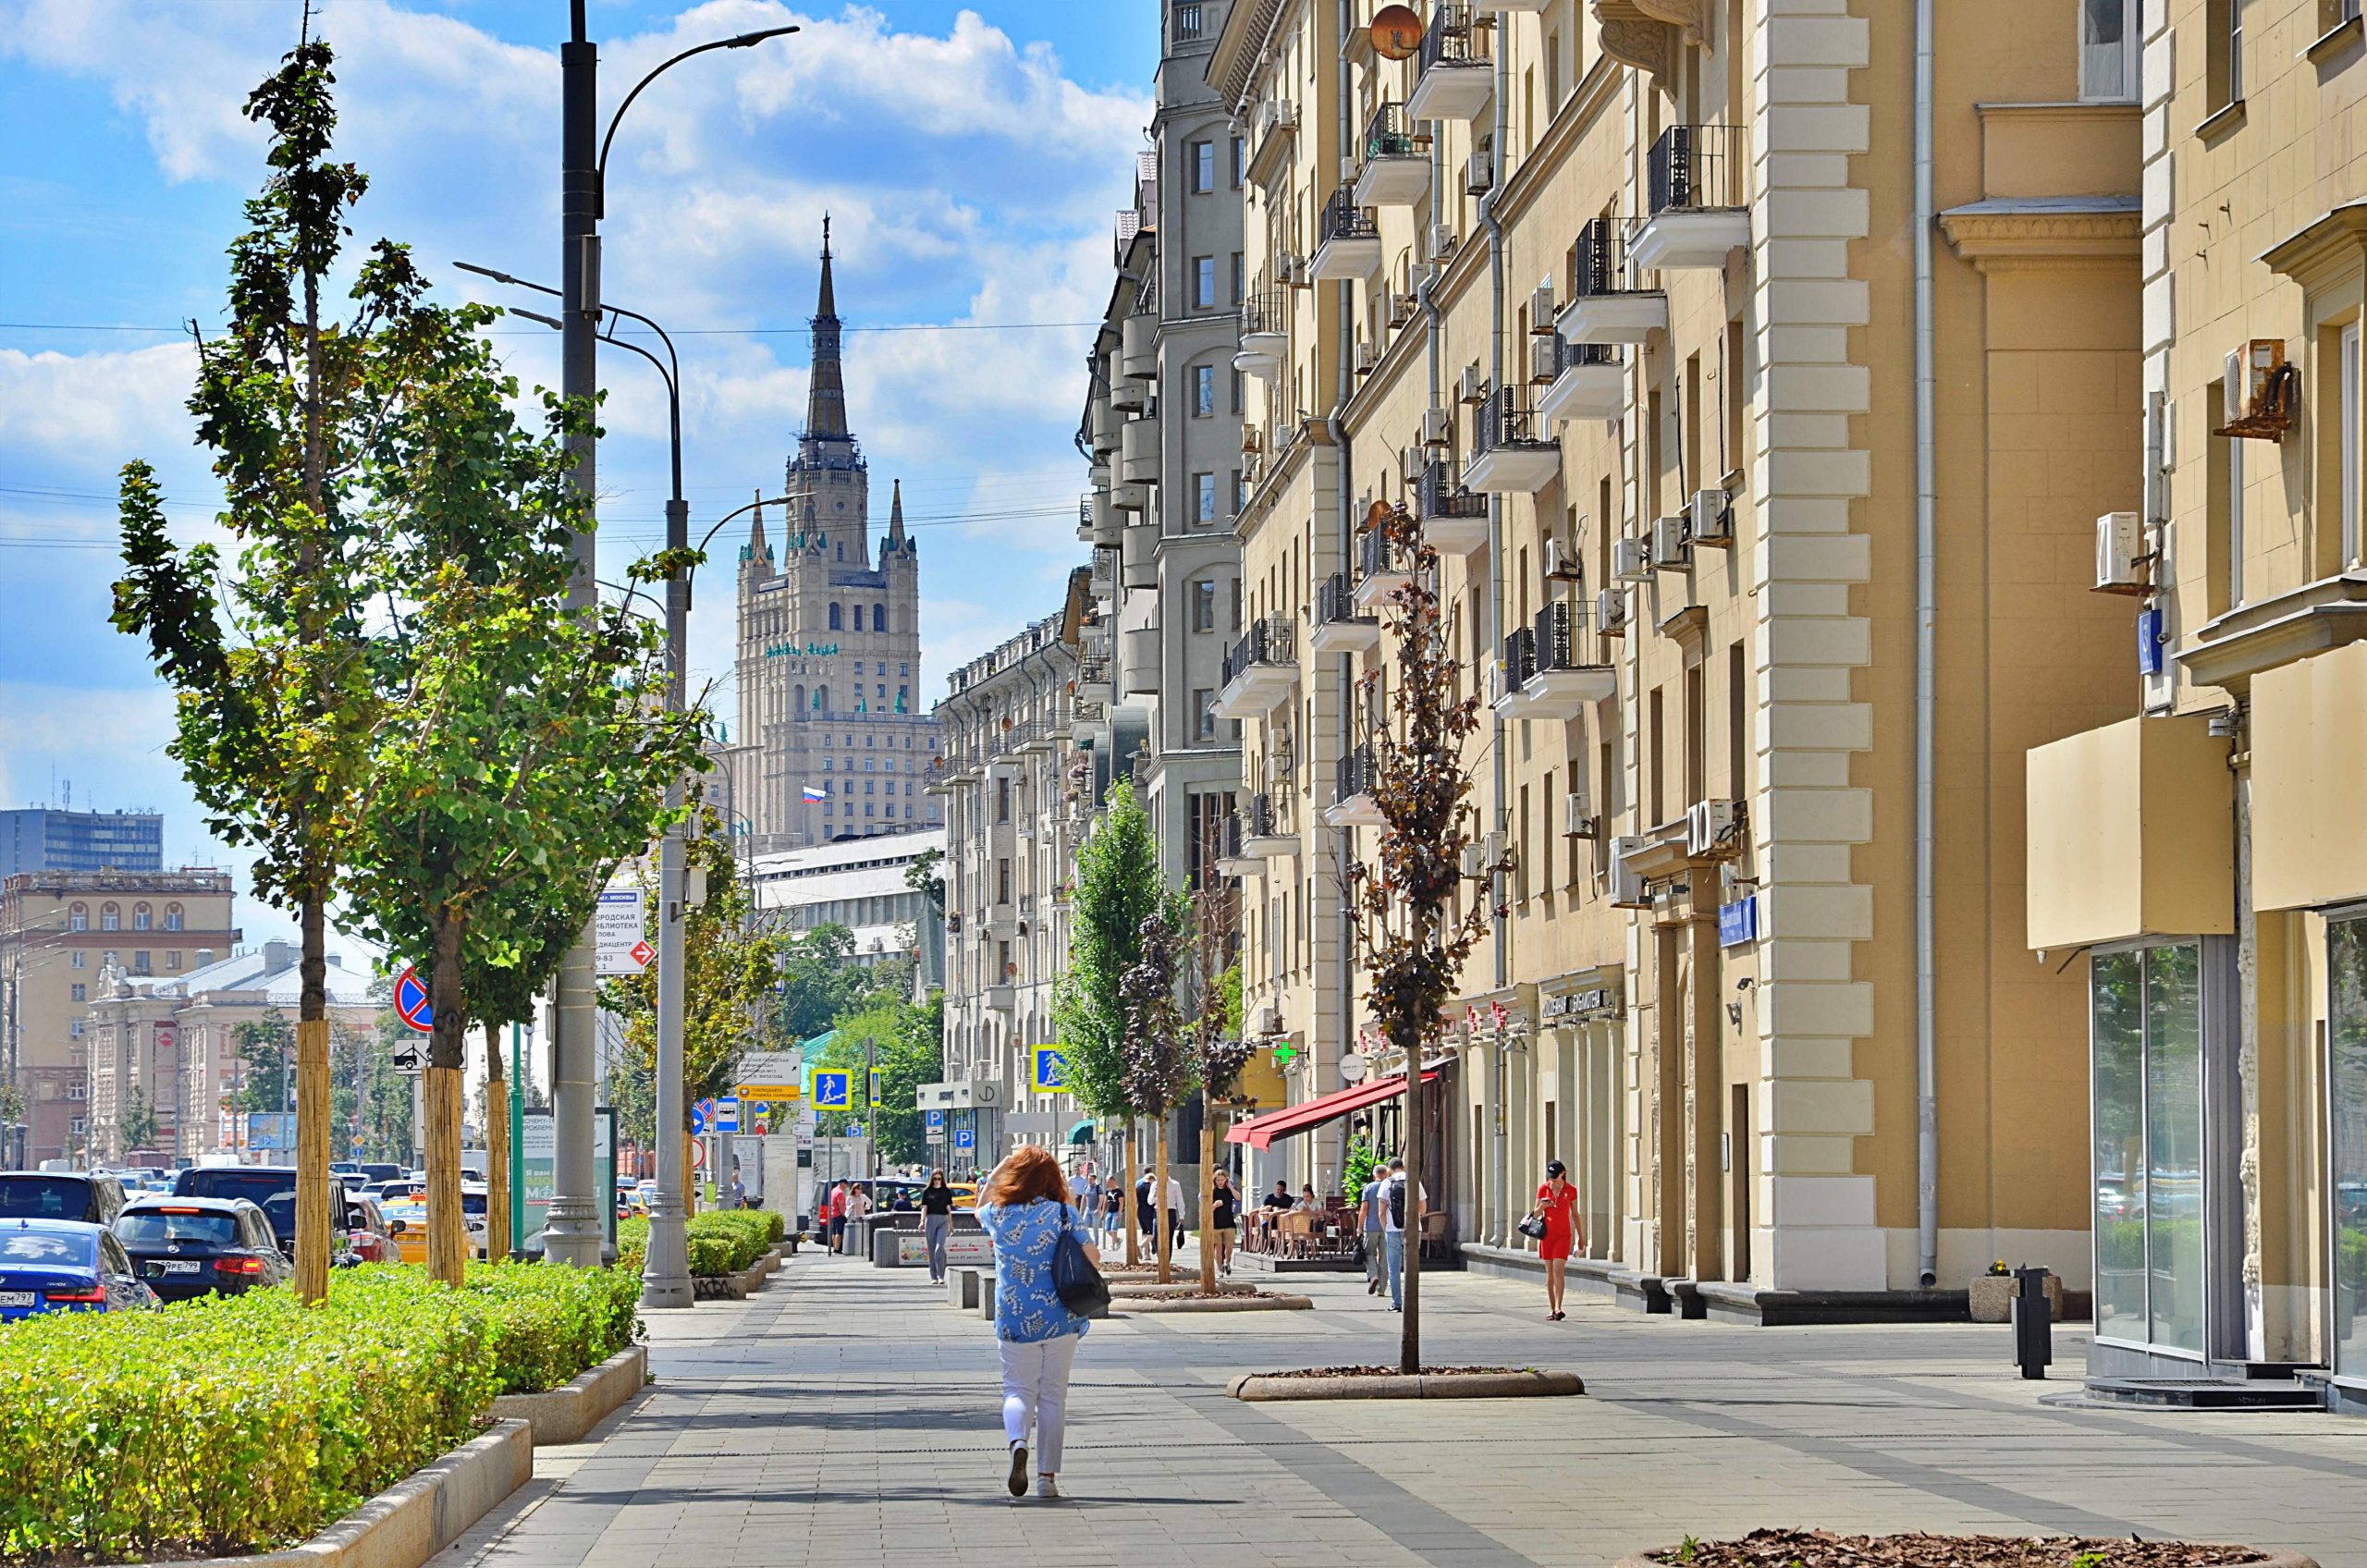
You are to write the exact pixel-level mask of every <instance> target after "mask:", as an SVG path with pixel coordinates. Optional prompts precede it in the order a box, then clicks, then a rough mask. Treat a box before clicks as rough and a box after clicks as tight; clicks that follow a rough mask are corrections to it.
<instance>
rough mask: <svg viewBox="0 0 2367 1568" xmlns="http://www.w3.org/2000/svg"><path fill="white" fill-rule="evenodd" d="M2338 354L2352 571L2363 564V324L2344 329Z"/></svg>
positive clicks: (2345, 546) (2340, 454) (2346, 545)
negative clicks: (2361, 491) (2360, 563)
mask: <svg viewBox="0 0 2367 1568" xmlns="http://www.w3.org/2000/svg"><path fill="white" fill-rule="evenodd" d="M2336 352H2337V353H2338V354H2339V355H2340V356H2341V364H2340V366H2339V367H2338V369H2337V370H2336V377H2337V385H2338V386H2339V387H2340V398H2339V401H2340V403H2341V405H2342V428H2341V429H2340V430H2339V431H2338V432H2337V433H2336V436H2335V440H2336V443H2337V445H2336V462H2337V464H2338V465H2339V467H2340V470H2341V475H2342V485H2341V489H2342V525H2341V527H2342V561H2341V566H2342V570H2345V571H2348V570H2350V569H2351V568H2352V567H2355V566H2357V565H2358V564H2359V553H2360V552H2359V535H2360V528H2359V502H2360V495H2359V415H2360V408H2359V324H2358V323H2357V322H2352V323H2351V324H2350V325H2349V326H2346V327H2344V328H2343V329H2342V337H2341V340H2340V346H2339V348H2338V349H2337V350H2336Z"/></svg>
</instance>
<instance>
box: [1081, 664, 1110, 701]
mask: <svg viewBox="0 0 2367 1568" xmlns="http://www.w3.org/2000/svg"><path fill="white" fill-rule="evenodd" d="M1115 695H1116V692H1114V691H1113V690H1112V688H1111V685H1110V655H1108V654H1085V655H1081V656H1080V657H1079V658H1078V659H1077V661H1076V700H1077V701H1078V702H1079V703H1080V704H1082V703H1096V704H1106V703H1108V702H1109V701H1110V698H1111V697H1113V696H1115Z"/></svg>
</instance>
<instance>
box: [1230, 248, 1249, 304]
mask: <svg viewBox="0 0 2367 1568" xmlns="http://www.w3.org/2000/svg"><path fill="white" fill-rule="evenodd" d="M1248 294H1249V263H1248V260H1247V259H1246V258H1245V257H1244V256H1243V255H1242V253H1241V252H1240V251H1234V252H1233V303H1234V304H1236V305H1238V304H1240V303H1241V301H1242V300H1245V299H1246V298H1248Z"/></svg>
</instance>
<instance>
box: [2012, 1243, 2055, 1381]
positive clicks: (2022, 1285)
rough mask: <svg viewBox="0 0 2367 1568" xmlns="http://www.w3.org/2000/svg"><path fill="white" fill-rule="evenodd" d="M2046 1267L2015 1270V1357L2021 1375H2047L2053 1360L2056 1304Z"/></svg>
mask: <svg viewBox="0 0 2367 1568" xmlns="http://www.w3.org/2000/svg"><path fill="white" fill-rule="evenodd" d="M2046 1277H2047V1270H2045V1269H2043V1268H2017V1269H2015V1270H2014V1286H2015V1289H2014V1359H2015V1360H2016V1361H2017V1362H2018V1363H2020V1365H2021V1368H2022V1376H2023V1377H2024V1378H2029V1379H2030V1380H2033V1381H2036V1380H2040V1379H2042V1378H2045V1376H2046V1369H2047V1367H2048V1366H2051V1365H2053V1363H2054V1303H2053V1302H2051V1301H2049V1300H2048V1299H2047V1294H2046Z"/></svg>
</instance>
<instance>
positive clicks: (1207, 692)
mask: <svg viewBox="0 0 2367 1568" xmlns="http://www.w3.org/2000/svg"><path fill="white" fill-rule="evenodd" d="M1192 712H1193V715H1194V720H1193V726H1192V734H1193V737H1194V738H1195V739H1196V740H1201V741H1213V740H1215V739H1216V738H1217V694H1216V692H1214V691H1212V690H1211V689H1209V688H1208V687H1206V686H1196V687H1194V688H1193V689H1192Z"/></svg>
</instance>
